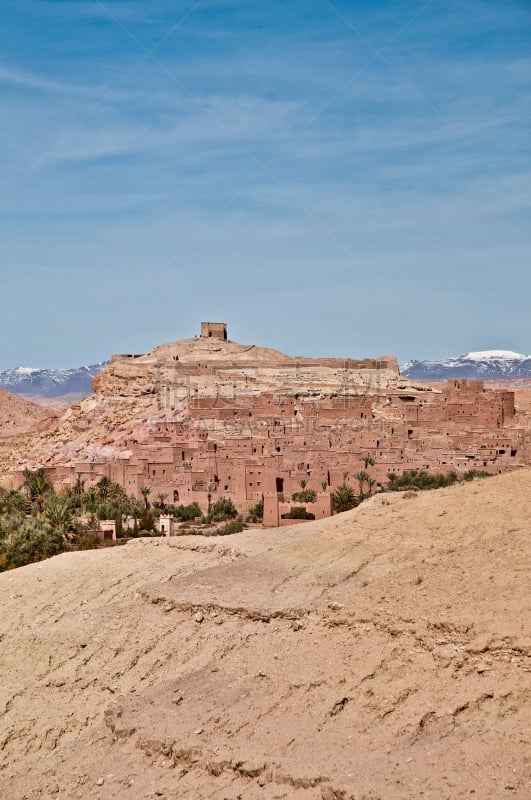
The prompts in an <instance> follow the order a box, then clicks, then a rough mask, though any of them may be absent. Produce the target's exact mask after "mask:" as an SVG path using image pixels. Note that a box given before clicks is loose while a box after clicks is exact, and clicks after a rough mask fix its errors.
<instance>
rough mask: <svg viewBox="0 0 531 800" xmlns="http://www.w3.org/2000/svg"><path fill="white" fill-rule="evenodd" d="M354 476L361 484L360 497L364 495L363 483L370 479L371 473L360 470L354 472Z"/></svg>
mask: <svg viewBox="0 0 531 800" xmlns="http://www.w3.org/2000/svg"><path fill="white" fill-rule="evenodd" d="M354 477H355V478H356V480H357V481H358V483H359V486H360V497H363V484H364V483H367V481H368V480H369V479H370V475H368V474H367V473H366V472H364V471H363V470H359V472H356V473H354Z"/></svg>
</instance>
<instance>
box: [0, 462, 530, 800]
mask: <svg viewBox="0 0 531 800" xmlns="http://www.w3.org/2000/svg"><path fill="white" fill-rule="evenodd" d="M530 519H531V472H530V471H522V472H519V473H512V474H507V475H504V476H500V477H497V478H491V479H488V480H484V481H480V482H474V483H473V484H469V485H466V486H459V487H455V488H452V489H445V490H442V491H438V492H430V493H424V494H419V495H417V496H414V497H409V496H404V495H380V496H377V497H374V498H373V499H372V500H370V501H367V502H366V503H364V504H363V505H362V506H361V507H360V508H359V509H357V510H356V511H353V512H349V513H346V514H342V515H340V516H337V517H334V518H332V519H330V520H326V521H325V522H315V523H309V524H307V525H300V526H297V527H293V528H289V529H284V530H282V531H258V532H257V531H248V532H245V533H243V534H238V535H236V536H232V537H224V538H220V539H216V540H208V539H206V540H205V539H199V538H179V539H172V540H171V541H169V542H166V541H164V542H163V541H160V540H159V541H157V540H153V541H137V542H134V543H131V544H129V545H127V546H126V547H122V548H116V549H114V550H112V551H109V550H107V551H97V552H87V553H78V554H66V555H62V556H59V557H57V558H54V559H51V560H50V561H47V562H44V563H42V564H40V565H34V566H31V567H26V568H24V569H21V570H17V571H15V572H11V573H6V574H3V575H2V576H0V602H1V605H2V609H3V614H2V621H1V623H0V632H1V633H0V635H1V655H0V796H1V797H9V798H10V799H11V798H12V799H13V800H18V799H19V798H36V797H45V798H48V797H53V798H59V799H60V800H67V799H68V800H75V799H78V798H79V800H81V798H83V800H84V799H85V798H87V799H88V798H91V800H92V799H93V798H105V799H107V798H120V799H121V798H131V800H137V798H150V797H153V798H155V797H159V798H161V797H162V798H166V800H169V798H190V800H192V798H194V800H195V798H197V799H199V798H201V799H203V798H219V799H220V800H221V799H222V798H230V800H236V798H238V797H240V798H244V800H247V798H249V799H250V800H252V799H253V798H300V799H301V800H310V799H311V798H324V800H333V799H334V798H336V800H337V799H338V798H355V800H361V798H366V800H368V798H371V800H375V799H376V798H381V800H384V798H385V800H389V799H390V798H404V799H405V798H418V797H422V798H424V797H431V798H436V799H437V800H441V799H442V798H451V800H454V798H465V797H467V798H471V797H475V798H496V800H498V799H499V798H504V797H507V798H520V799H522V800H523V798H528V797H529V796H530V794H531V784H530V782H529V768H530V756H531V747H530V738H531V736H530V729H531V714H530V699H531V690H530V677H531V673H530V671H529V670H530V666H529V665H530V659H529V652H530V640H529V623H530V619H531V615H530V609H529V533H530V525H531V523H530Z"/></svg>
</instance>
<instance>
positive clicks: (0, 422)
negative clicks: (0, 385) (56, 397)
mask: <svg viewBox="0 0 531 800" xmlns="http://www.w3.org/2000/svg"><path fill="white" fill-rule="evenodd" d="M59 417H60V412H58V411H56V410H54V409H50V408H43V407H42V406H39V405H37V404H35V403H31V402H29V401H28V400H24V399H23V398H21V397H17V395H14V394H11V393H10V392H6V391H5V390H4V389H0V456H1V455H2V454H4V453H5V452H6V451H7V450H9V449H10V448H12V447H13V446H15V445H18V446H20V445H22V444H23V443H24V442H25V441H26V440H27V438H28V437H29V436H31V435H32V434H36V433H40V432H43V431H45V430H48V429H49V428H51V427H52V426H53V425H54V423H55V422H57V420H58V419H59Z"/></svg>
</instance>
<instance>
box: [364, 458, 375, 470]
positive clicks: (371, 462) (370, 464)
mask: <svg viewBox="0 0 531 800" xmlns="http://www.w3.org/2000/svg"><path fill="white" fill-rule="evenodd" d="M363 463H364V464H365V469H368V468H369V467H374V465H375V464H376V461H375V460H374V458H373V457H372V456H369V455H367V456H365V458H364V459H363Z"/></svg>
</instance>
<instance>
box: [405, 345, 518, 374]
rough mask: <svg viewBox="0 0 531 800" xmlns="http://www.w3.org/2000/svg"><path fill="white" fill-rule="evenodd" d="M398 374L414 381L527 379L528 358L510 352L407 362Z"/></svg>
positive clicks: (488, 352)
mask: <svg viewBox="0 0 531 800" xmlns="http://www.w3.org/2000/svg"><path fill="white" fill-rule="evenodd" d="M400 372H401V373H402V375H405V376H406V377H408V378H413V379H417V380H441V379H445V378H476V379H480V380H481V379H487V378H531V356H524V355H522V354H521V353H513V352H512V351H511V350H482V351H480V352H477V353H465V354H464V355H462V356H457V357H456V358H443V359H441V360H440V361H408V362H407V363H406V364H403V365H402V366H401V367H400Z"/></svg>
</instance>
